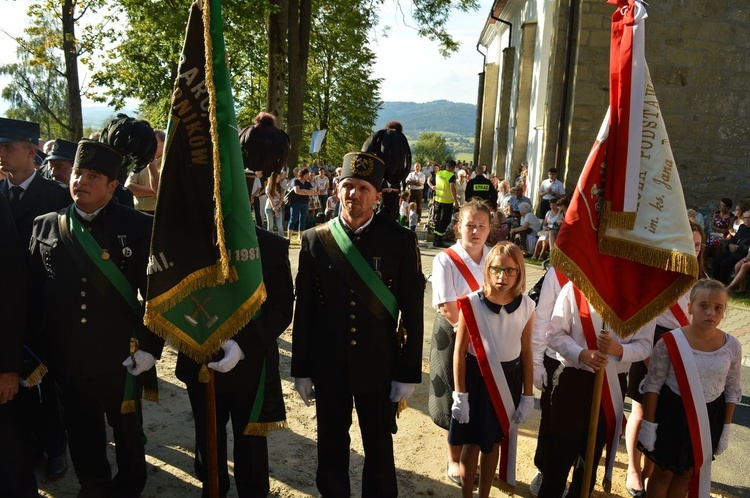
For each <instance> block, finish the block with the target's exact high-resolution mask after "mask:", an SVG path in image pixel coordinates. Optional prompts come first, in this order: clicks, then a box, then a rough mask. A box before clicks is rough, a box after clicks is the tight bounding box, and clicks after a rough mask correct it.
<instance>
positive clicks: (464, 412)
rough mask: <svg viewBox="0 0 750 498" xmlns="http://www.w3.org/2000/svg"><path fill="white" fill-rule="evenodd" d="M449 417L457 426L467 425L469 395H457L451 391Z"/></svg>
mask: <svg viewBox="0 0 750 498" xmlns="http://www.w3.org/2000/svg"><path fill="white" fill-rule="evenodd" d="M451 415H453V418H455V419H456V420H458V423H459V424H468V423H469V393H458V392H456V391H453V406H452V407H451Z"/></svg>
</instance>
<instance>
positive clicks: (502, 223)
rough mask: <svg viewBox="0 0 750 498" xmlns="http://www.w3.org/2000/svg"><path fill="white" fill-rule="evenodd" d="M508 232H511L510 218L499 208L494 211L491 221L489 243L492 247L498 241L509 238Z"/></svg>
mask: <svg viewBox="0 0 750 498" xmlns="http://www.w3.org/2000/svg"><path fill="white" fill-rule="evenodd" d="M508 234H510V226H509V223H508V219H507V218H506V217H505V214H504V213H503V212H502V211H501V210H499V209H498V210H497V211H495V212H494V214H493V216H492V221H491V222H490V235H489V236H488V237H487V245H488V246H490V247H492V246H494V245H495V244H497V243H498V242H502V241H504V240H508Z"/></svg>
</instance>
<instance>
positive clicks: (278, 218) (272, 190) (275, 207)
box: [265, 173, 284, 237]
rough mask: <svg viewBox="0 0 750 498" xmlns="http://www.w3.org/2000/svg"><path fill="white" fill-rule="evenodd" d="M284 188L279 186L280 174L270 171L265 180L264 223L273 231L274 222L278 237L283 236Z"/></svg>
mask: <svg viewBox="0 0 750 498" xmlns="http://www.w3.org/2000/svg"><path fill="white" fill-rule="evenodd" d="M283 199H284V189H282V188H281V174H279V173H271V178H269V179H268V182H266V205H265V210H266V223H267V225H268V226H267V228H268V231H269V232H273V226H274V223H275V224H276V230H277V231H278V234H279V236H280V237H283V236H284V202H283Z"/></svg>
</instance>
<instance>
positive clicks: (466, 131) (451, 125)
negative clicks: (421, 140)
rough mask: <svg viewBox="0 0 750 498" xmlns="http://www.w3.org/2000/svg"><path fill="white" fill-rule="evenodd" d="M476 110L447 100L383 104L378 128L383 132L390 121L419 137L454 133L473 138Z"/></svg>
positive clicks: (376, 124)
mask: <svg viewBox="0 0 750 498" xmlns="http://www.w3.org/2000/svg"><path fill="white" fill-rule="evenodd" d="M476 113H477V106H475V105H473V104H461V103H457V102H449V101H447V100H435V101H433V102H425V103H423V104H417V103H416V102H384V103H383V108H382V109H381V110H380V112H379V113H378V119H377V121H376V122H375V128H376V129H378V130H380V129H382V128H384V127H385V124H386V123H387V122H388V121H392V120H394V119H395V120H397V121H401V124H402V125H404V133H405V134H406V135H407V136H408V137H411V136H414V135H416V136H419V134H420V133H422V132H425V131H434V132H447V133H455V134H457V135H461V136H465V137H473V136H474V130H475V126H476Z"/></svg>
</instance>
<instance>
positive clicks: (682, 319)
mask: <svg viewBox="0 0 750 498" xmlns="http://www.w3.org/2000/svg"><path fill="white" fill-rule="evenodd" d="M669 311H671V312H672V314H673V315H674V318H675V320H677V323H679V324H680V327H687V326H688V325H690V319H688V316H687V313H685V310H683V309H682V306H680V303H679V302H676V303H674V304H673V305H672V306H670V307H669Z"/></svg>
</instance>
